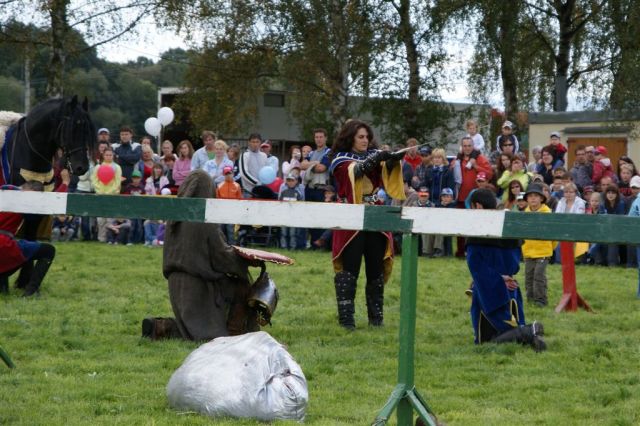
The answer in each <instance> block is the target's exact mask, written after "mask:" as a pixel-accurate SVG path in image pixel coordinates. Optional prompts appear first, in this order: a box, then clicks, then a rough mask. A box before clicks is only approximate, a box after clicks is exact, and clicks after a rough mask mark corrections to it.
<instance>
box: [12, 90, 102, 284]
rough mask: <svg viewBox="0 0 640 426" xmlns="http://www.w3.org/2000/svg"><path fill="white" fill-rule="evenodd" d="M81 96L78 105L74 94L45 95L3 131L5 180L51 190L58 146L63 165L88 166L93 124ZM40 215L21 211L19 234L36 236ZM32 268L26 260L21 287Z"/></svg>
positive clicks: (79, 170)
mask: <svg viewBox="0 0 640 426" xmlns="http://www.w3.org/2000/svg"><path fill="white" fill-rule="evenodd" d="M88 109H89V105H88V101H87V99H86V98H85V100H84V102H83V103H82V105H80V104H78V97H77V96H74V97H72V98H70V99H60V98H58V99H49V100H46V101H44V102H42V103H40V104H38V105H37V106H36V107H34V108H33V109H32V110H31V111H30V112H29V114H27V115H26V116H25V117H23V118H21V119H20V120H19V121H18V122H17V123H16V124H14V125H13V126H11V127H10V128H9V130H8V131H7V140H6V141H5V146H4V149H3V151H4V152H3V153H2V160H3V164H2V166H3V174H4V178H5V180H6V183H10V184H13V185H22V184H23V183H24V182H25V181H30V180H35V181H39V182H41V183H42V184H43V185H44V186H45V190H52V189H53V184H54V178H53V162H54V159H55V156H56V153H57V151H58V149H62V156H63V161H64V164H65V168H67V169H68V170H69V172H70V173H72V174H75V175H82V174H84V173H86V172H87V170H89V155H91V156H93V154H94V152H95V146H96V136H95V135H96V132H95V127H94V125H93V123H92V121H91V118H90V117H89V113H88ZM44 217H45V216H42V215H25V216H24V223H23V225H22V232H23V236H24V238H25V239H27V240H36V238H37V237H38V228H39V226H40V224H41V223H42V222H43V218H44ZM32 268H33V265H32V264H31V262H27V263H26V264H25V265H24V266H23V267H22V269H21V270H20V277H19V278H18V282H17V286H18V287H24V285H25V283H26V281H28V278H29V275H30V272H31V270H32Z"/></svg>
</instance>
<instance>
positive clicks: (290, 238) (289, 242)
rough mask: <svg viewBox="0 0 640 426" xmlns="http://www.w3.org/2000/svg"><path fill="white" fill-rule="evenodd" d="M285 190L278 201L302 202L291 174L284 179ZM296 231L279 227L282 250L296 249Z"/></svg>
mask: <svg viewBox="0 0 640 426" xmlns="http://www.w3.org/2000/svg"><path fill="white" fill-rule="evenodd" d="M285 184H286V188H285V189H283V190H282V191H281V192H280V195H279V197H278V199H279V200H280V201H302V200H303V197H302V196H301V195H300V190H299V189H298V185H299V183H298V177H297V176H296V175H294V174H293V173H289V174H288V175H287V178H286V179H285ZM297 232H298V231H297V229H296V228H291V227H289V226H282V227H280V247H281V248H283V249H287V248H288V249H289V250H294V249H296V248H297V243H296V240H297V236H298V234H297Z"/></svg>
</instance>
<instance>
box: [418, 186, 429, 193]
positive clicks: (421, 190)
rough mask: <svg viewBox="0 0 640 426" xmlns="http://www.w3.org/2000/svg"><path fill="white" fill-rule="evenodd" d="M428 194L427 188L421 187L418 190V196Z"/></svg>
mask: <svg viewBox="0 0 640 426" xmlns="http://www.w3.org/2000/svg"><path fill="white" fill-rule="evenodd" d="M428 194H429V188H427V187H426V186H422V187H420V189H418V195H428Z"/></svg>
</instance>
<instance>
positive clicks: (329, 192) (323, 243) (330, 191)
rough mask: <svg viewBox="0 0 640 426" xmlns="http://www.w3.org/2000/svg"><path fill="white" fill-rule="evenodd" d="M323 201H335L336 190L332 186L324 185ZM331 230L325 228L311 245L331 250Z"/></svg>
mask: <svg viewBox="0 0 640 426" xmlns="http://www.w3.org/2000/svg"><path fill="white" fill-rule="evenodd" d="M324 202H325V203H335V202H336V190H335V188H334V187H333V186H331V185H327V186H325V187H324ZM332 236H333V231H332V230H331V229H325V230H324V232H323V233H322V235H321V236H320V238H318V239H317V240H315V241H314V242H313V245H314V246H316V247H318V248H326V249H328V250H331V237H332Z"/></svg>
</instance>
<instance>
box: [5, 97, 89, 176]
mask: <svg viewBox="0 0 640 426" xmlns="http://www.w3.org/2000/svg"><path fill="white" fill-rule="evenodd" d="M88 108H89V105H88V101H87V99H86V98H85V100H84V102H83V103H82V105H80V104H78V97H77V96H74V97H73V98H71V99H49V100H47V101H44V102H42V103H40V104H38V105H37V106H36V107H34V108H33V109H32V110H31V111H30V112H29V114H27V115H26V116H25V117H23V118H21V119H20V120H19V121H18V123H16V124H14V125H13V126H12V128H10V129H9V131H8V134H9V135H10V137H9V139H8V140H7V141H6V144H7V146H6V153H5V158H6V159H7V160H8V166H9V170H8V172H9V176H5V178H6V180H7V183H11V184H13V185H21V184H22V183H24V182H25V181H26V180H38V181H40V182H42V183H43V184H44V185H45V186H50V185H52V184H53V161H54V156H55V154H56V151H57V150H58V148H60V149H62V152H63V157H64V161H65V163H66V164H65V166H66V168H67V169H68V170H69V172H70V173H72V174H75V175H82V174H84V173H86V171H87V170H88V169H89V158H88V156H89V155H92V154H93V152H94V150H95V144H96V136H95V127H94V126H93V123H92V122H91V118H90V117H89V113H88ZM6 171H7V170H5V172H6Z"/></svg>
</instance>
